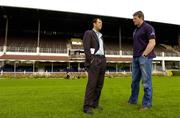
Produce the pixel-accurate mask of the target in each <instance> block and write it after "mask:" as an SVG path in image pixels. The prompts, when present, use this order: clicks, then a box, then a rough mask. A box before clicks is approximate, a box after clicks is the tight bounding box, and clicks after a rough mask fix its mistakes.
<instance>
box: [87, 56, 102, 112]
mask: <svg viewBox="0 0 180 118" xmlns="http://www.w3.org/2000/svg"><path fill="white" fill-rule="evenodd" d="M87 71H88V82H87V86H86V92H85V98H84V110H86V109H89V108H90V107H97V106H98V105H99V98H100V95H101V90H102V88H103V83H104V75H105V71H106V58H105V57H104V56H95V57H94V60H93V62H92V63H91V64H90V66H89V68H88V70H87Z"/></svg>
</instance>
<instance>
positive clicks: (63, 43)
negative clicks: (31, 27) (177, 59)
mask: <svg viewBox="0 0 180 118" xmlns="http://www.w3.org/2000/svg"><path fill="white" fill-rule="evenodd" d="M40 53H67V39H59V38H47V37H45V38H42V39H41V40H40Z"/></svg>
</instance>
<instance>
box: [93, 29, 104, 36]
mask: <svg viewBox="0 0 180 118" xmlns="http://www.w3.org/2000/svg"><path fill="white" fill-rule="evenodd" d="M93 31H94V32H95V33H96V34H97V36H98V37H102V34H101V33H100V32H99V31H97V30H95V29H94V28H93Z"/></svg>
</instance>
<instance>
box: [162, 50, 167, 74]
mask: <svg viewBox="0 0 180 118" xmlns="http://www.w3.org/2000/svg"><path fill="white" fill-rule="evenodd" d="M164 56H165V55H164V52H162V57H164ZM165 70H166V67H165V60H162V71H165Z"/></svg>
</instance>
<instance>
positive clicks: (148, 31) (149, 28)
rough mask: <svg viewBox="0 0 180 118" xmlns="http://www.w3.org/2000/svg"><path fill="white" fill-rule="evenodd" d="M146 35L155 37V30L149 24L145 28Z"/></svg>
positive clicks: (151, 37) (149, 37) (150, 37)
mask: <svg viewBox="0 0 180 118" xmlns="http://www.w3.org/2000/svg"><path fill="white" fill-rule="evenodd" d="M147 37H148V39H156V34H155V30H154V28H153V27H152V26H149V27H148V28H147Z"/></svg>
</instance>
